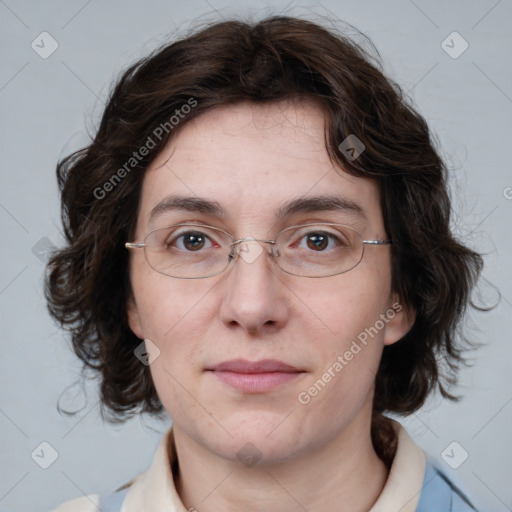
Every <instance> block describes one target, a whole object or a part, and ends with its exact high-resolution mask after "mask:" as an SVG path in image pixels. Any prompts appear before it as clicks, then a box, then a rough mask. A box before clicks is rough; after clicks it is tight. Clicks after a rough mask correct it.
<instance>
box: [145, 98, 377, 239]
mask: <svg viewBox="0 0 512 512" xmlns="http://www.w3.org/2000/svg"><path fill="white" fill-rule="evenodd" d="M324 123H325V119H324V114H323V112H322V110H321V109H320V107H318V106H316V105H314V104H312V103H301V104H298V103H291V102H281V103H271V104H265V105H256V104H253V103H241V104H236V105H231V106H226V107H219V108H216V109H213V110H210V111H207V112H205V113H203V114H201V115H200V116H199V117H197V118H196V119H194V120H192V121H190V122H188V123H186V124H185V125H184V126H183V127H182V128H181V129H180V131H178V132H177V134H176V135H175V136H173V138H172V139H171V140H170V141H169V143H168V145H167V146H166V148H165V149H164V150H163V151H162V152H161V153H160V154H159V155H158V157H157V158H156V159H155V161H154V162H153V164H152V165H151V166H150V167H149V168H148V169H147V171H146V173H145V177H144V180H143V186H142V195H141V205H140V210H139V223H138V226H139V228H140V229H142V230H145V228H146V227H147V226H148V225H149V224H150V221H151V214H152V212H153V213H154V211H155V207H157V208H156V209H158V205H159V204H161V203H165V201H166V198H168V197H169V196H179V197H182V198H183V197H190V198H196V199H198V198H199V199H207V200H211V201H215V202H217V203H218V205H219V206H220V207H221V208H220V209H221V210H222V212H223V214H224V215H223V217H224V218H223V221H225V222H226V223H236V222H246V223H249V224H250V225H251V226H254V227H256V225H257V224H258V222H262V223H263V222H267V223H268V222H273V221H275V218H276V216H277V215H278V214H279V213H282V212H283V205H285V204H290V202H292V201H293V200H295V199H297V198H301V197H313V196H314V197H316V198H321V197H323V196H330V197H333V196H335V197H339V198H341V199H342V201H345V202H346V203H347V204H348V203H351V204H353V205H356V207H357V206H359V207H360V209H361V210H362V211H363V217H365V218H366V220H367V221H368V222H369V223H370V224H371V225H374V226H375V229H379V227H381V226H382V217H381V212H380V200H379V190H378V187H377V185H376V183H375V182H373V181H372V180H369V179H366V178H359V177H355V176H352V175H349V174H348V173H346V172H345V171H344V170H343V169H341V168H339V167H335V166H334V165H333V163H332V162H331V160H330V158H329V156H328V153H327V150H326V148H325V139H324ZM347 212H348V210H347ZM198 213H199V212H198ZM218 213H219V212H217V214H218Z"/></svg>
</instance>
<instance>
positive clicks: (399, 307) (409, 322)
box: [384, 300, 416, 345]
mask: <svg viewBox="0 0 512 512" xmlns="http://www.w3.org/2000/svg"><path fill="white" fill-rule="evenodd" d="M393 313H394V314H393ZM386 316H387V317H388V318H389V321H388V323H387V324H386V331H385V333H384V345H392V344H393V343H396V342H397V341H399V340H400V339H402V338H403V337H404V336H405V335H406V334H407V333H408V332H409V331H410V330H411V328H412V326H413V325H414V321H415V320H416V311H415V310H414V309H413V308H412V307H411V306H407V305H404V304H402V303H401V302H399V301H398V300H395V302H393V304H392V306H391V307H390V308H389V309H388V311H387V312H386Z"/></svg>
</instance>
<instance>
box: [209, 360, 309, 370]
mask: <svg viewBox="0 0 512 512" xmlns="http://www.w3.org/2000/svg"><path fill="white" fill-rule="evenodd" d="M208 370H213V371H216V372H236V373H272V372H281V373H297V372H300V371H301V370H299V369H298V368H295V366H291V365H289V364H286V363H283V362H282V361H278V360H277V359H262V360H261V361H248V360H247V359H232V360H231V361H224V362H223V363H219V364H216V365H215V366H212V367H211V368H208Z"/></svg>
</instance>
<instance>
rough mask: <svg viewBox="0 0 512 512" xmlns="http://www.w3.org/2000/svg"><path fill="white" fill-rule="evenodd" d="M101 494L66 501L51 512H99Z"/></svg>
mask: <svg viewBox="0 0 512 512" xmlns="http://www.w3.org/2000/svg"><path fill="white" fill-rule="evenodd" d="M99 504H100V496H99V494H91V495H90V496H83V497H81V498H76V499H74V500H70V501H66V502H65V503H62V504H61V505H59V506H58V507H57V508H55V509H53V510H52V511H51V512H98V506H99Z"/></svg>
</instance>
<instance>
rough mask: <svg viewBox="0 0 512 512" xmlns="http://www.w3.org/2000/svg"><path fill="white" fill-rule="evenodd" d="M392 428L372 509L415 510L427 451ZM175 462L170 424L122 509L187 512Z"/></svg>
mask: <svg viewBox="0 0 512 512" xmlns="http://www.w3.org/2000/svg"><path fill="white" fill-rule="evenodd" d="M393 428H394V430H395V433H396V435H397V436H398V447H397V451H396V454H395V457H394V459H393V463H392V465H391V469H390V472H389V476H388V479H387V481H386V484H385V486H384V489H383V490H382V493H381V495H380V496H379V498H378V500H377V501H376V503H375V504H374V505H373V507H372V508H371V510H370V511H369V512H396V511H397V510H399V511H400V512H414V511H415V510H416V507H417V505H418V502H419V499H420V494H421V489H422V485H423V479H424V476H425V468H426V457H425V454H424V453H423V451H422V450H421V449H420V448H419V447H418V446H417V445H416V444H415V443H414V442H413V441H412V439H411V438H410V437H409V435H408V434H407V432H406V430H405V429H404V428H403V427H402V426H401V425H400V424H399V423H398V422H396V421H393ZM176 463H177V455H176V449H175V445H174V436H173V431H172V428H171V429H169V431H168V432H167V433H166V434H165V436H164V437H163V439H162V440H161V441H160V444H159V446H158V448H157V451H156V454H155V457H154V460H153V464H152V465H151V467H150V468H149V469H148V471H146V472H145V473H142V474H141V475H139V476H138V477H136V478H135V479H134V480H132V482H130V484H129V485H130V487H129V489H128V493H127V496H126V500H125V502H124V505H123V512H138V511H140V510H149V511H160V510H166V511H168V512H187V509H186V508H185V506H184V505H183V503H182V501H181V499H180V497H179V495H178V493H177V491H176V488H175V486H174V478H173V474H172V470H171V468H172V466H173V465H175V464H176Z"/></svg>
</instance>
